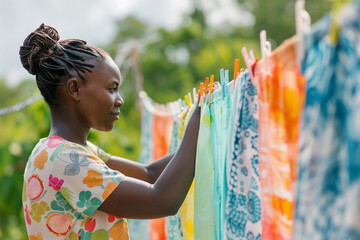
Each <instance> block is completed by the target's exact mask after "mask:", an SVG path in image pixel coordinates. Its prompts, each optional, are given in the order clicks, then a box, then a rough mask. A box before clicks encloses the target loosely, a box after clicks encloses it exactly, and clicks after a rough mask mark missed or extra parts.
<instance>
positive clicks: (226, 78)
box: [224, 69, 229, 83]
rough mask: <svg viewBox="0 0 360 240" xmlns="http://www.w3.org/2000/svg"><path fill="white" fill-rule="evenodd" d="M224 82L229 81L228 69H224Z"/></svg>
mask: <svg viewBox="0 0 360 240" xmlns="http://www.w3.org/2000/svg"><path fill="white" fill-rule="evenodd" d="M224 80H225V83H229V70H227V69H226V70H225V79H224Z"/></svg>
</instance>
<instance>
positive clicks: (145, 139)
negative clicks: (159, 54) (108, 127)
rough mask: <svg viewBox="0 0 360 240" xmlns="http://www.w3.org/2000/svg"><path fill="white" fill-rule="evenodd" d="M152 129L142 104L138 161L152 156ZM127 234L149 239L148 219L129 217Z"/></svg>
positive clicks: (150, 117)
mask: <svg viewBox="0 0 360 240" xmlns="http://www.w3.org/2000/svg"><path fill="white" fill-rule="evenodd" d="M152 129H153V115H152V114H151V113H150V112H149V110H148V109H147V108H146V107H145V104H142V108H141V136H140V143H141V151H140V157H139V159H138V162H140V163H145V164H146V163H149V162H150V159H151V158H152V152H153V144H152ZM128 222H129V223H128V226H129V235H130V239H131V240H147V239H150V221H149V220H138V219H129V220H128Z"/></svg>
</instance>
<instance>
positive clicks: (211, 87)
mask: <svg viewBox="0 0 360 240" xmlns="http://www.w3.org/2000/svg"><path fill="white" fill-rule="evenodd" d="M213 87H214V75H211V76H210V91H209V105H210V101H211V92H212V90H213Z"/></svg>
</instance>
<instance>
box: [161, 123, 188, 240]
mask: <svg viewBox="0 0 360 240" xmlns="http://www.w3.org/2000/svg"><path fill="white" fill-rule="evenodd" d="M179 145H180V139H179V137H178V123H177V122H176V121H175V123H174V126H173V129H172V132H171V139H170V145H169V153H172V152H175V151H176V150H177V149H178V147H179ZM165 226H166V238H167V240H182V239H184V238H183V235H182V231H181V223H180V215H179V212H178V213H176V214H175V215H173V216H169V217H166V218H165Z"/></svg>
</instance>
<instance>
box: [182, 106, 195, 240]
mask: <svg viewBox="0 0 360 240" xmlns="http://www.w3.org/2000/svg"><path fill="white" fill-rule="evenodd" d="M194 110H195V106H194V105H191V106H190V109H189V110H188V112H187V114H186V117H185V122H184V128H186V126H187V124H188V122H189V120H190V117H191V114H192V113H193V112H194ZM179 215H180V222H181V230H182V233H183V238H184V239H185V240H193V239H194V181H193V182H192V184H191V187H190V189H189V192H188V194H187V195H186V197H185V200H184V202H183V204H182V205H181V207H180V209H179Z"/></svg>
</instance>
